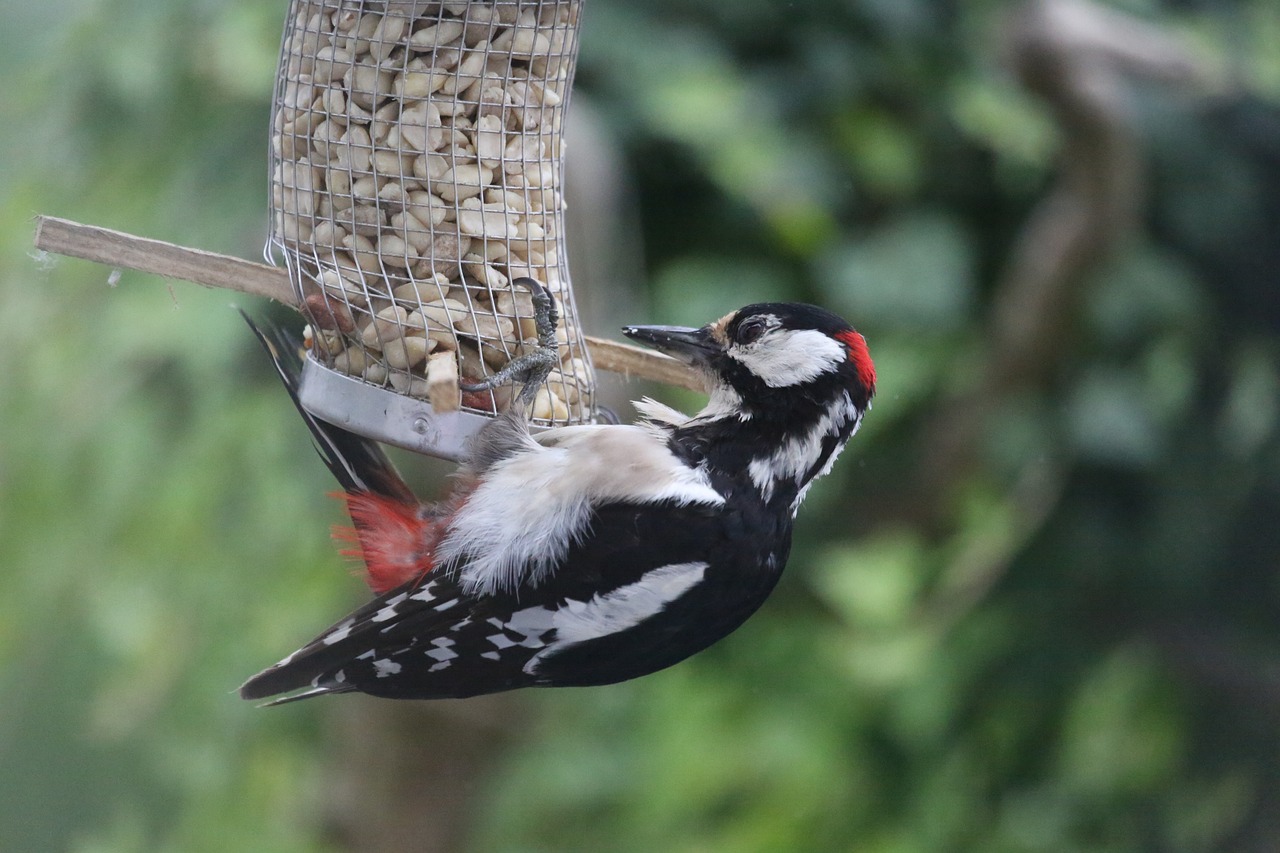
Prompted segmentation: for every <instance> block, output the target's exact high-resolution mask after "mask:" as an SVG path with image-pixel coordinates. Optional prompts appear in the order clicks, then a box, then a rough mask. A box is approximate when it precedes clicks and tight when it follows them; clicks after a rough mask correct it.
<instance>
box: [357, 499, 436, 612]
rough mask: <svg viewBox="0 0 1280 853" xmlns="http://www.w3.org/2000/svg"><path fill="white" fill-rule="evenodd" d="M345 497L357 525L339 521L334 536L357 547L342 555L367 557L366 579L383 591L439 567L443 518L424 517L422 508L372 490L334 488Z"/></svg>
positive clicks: (365, 563) (377, 591) (372, 585)
mask: <svg viewBox="0 0 1280 853" xmlns="http://www.w3.org/2000/svg"><path fill="white" fill-rule="evenodd" d="M332 495H333V497H336V498H339V499H341V500H344V501H346V504H347V512H348V513H350V514H351V520H352V522H354V523H355V527H343V526H342V525H334V528H333V538H334V539H336V540H338V541H340V542H346V543H349V544H350V545H352V546H354V547H351V548H344V549H343V551H342V554H343V556H346V557H358V558H360V559H361V560H363V561H364V565H365V573H364V574H365V582H366V583H368V584H369V587H370V589H372V590H373V591H374V592H376V593H377V594H378V595H382V594H383V593H385V592H387V591H388V590H392V589H395V588H396V587H398V586H400V585H401V584H403V583H407V582H408V581H411V580H413V579H414V578H418V577H421V576H422V575H424V574H426V573H427V572H429V571H431V569H432V568H433V567H434V562H433V560H432V554H433V552H434V551H435V547H436V543H437V541H438V540H439V538H440V528H441V524H440V522H441V519H438V518H434V517H431V516H428V517H426V518H423V517H422V515H421V514H420V513H419V507H418V506H416V505H414V504H406V503H402V502H400V501H397V500H395V499H394V498H387V497H383V496H381V495H373V494H369V493H368V492H358V493H356V494H347V493H345V492H333V493H332Z"/></svg>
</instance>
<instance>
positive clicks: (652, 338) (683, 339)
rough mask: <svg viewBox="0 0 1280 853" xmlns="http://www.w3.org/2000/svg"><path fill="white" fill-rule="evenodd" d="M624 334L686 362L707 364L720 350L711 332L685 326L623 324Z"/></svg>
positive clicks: (699, 364)
mask: <svg viewBox="0 0 1280 853" xmlns="http://www.w3.org/2000/svg"><path fill="white" fill-rule="evenodd" d="M622 334H624V335H626V336H627V337H628V338H631V340H633V341H636V342H637V343H642V344H645V345H646V346H651V347H653V348H654V349H656V350H658V351H659V352H664V353H666V354H667V355H669V356H672V357H673V358H677V359H679V360H680V361H683V362H685V363H686V364H692V365H696V366H705V365H707V364H709V363H710V361H711V356H713V355H714V354H715V353H716V352H718V351H719V347H718V346H716V343H715V341H714V340H713V339H712V337H711V333H710V332H708V331H707V330H706V329H705V328H703V329H687V328H684V327H683V326H623V327H622Z"/></svg>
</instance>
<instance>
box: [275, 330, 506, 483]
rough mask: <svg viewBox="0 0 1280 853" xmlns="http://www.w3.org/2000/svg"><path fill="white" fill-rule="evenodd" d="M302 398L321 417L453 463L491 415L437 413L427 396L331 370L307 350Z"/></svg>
mask: <svg viewBox="0 0 1280 853" xmlns="http://www.w3.org/2000/svg"><path fill="white" fill-rule="evenodd" d="M298 399H299V400H300V401H301V402H302V407H303V408H304V409H306V410H307V411H308V412H310V413H311V414H312V415H314V416H316V417H317V418H319V419H320V420H322V421H326V422H328V423H331V424H333V425H335V426H340V427H342V428H343V429H346V430H350V431H351V432H354V433H357V434H358V435H363V436H365V437H366V438H371V439H373V440H374V441H381V442H383V443H385V444H393V445H395V446H396V447H403V448H404V449H405V450H412V451H414V452H415V453H425V454H427V455H428V456H438V457H440V458H441V459H451V460H453V461H455V462H460V461H462V460H464V459H466V457H467V441H468V440H469V439H470V438H471V436H473V435H475V434H476V433H477V432H479V431H480V429H481V428H483V427H484V425H485V424H487V423H489V421H490V420H491V418H489V417H486V416H484V415H477V414H474V413H472V412H436V411H435V410H433V409H432V408H431V406H430V404H428V403H427V402H426V401H424V400H417V399H414V398H413V397H407V396H405V395H403V394H397V393H396V392H394V391H388V390H387V389H385V388H378V387H376V386H374V385H370V384H369V383H367V382H362V381H360V380H359V379H354V378H352V377H350V376H346V375H344V374H342V373H338V372H337V371H334V370H330V369H329V368H327V367H325V366H324V365H322V364H320V363H319V362H317V361H316V360H315V359H313V358H311V356H309V355H308V356H307V358H306V360H305V361H304V362H303V365H302V378H301V380H300V382H299V385H298Z"/></svg>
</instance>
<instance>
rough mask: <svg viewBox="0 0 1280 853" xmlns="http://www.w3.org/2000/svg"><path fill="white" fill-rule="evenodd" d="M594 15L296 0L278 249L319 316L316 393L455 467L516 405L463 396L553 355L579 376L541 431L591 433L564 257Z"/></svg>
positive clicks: (277, 203)
mask: <svg viewBox="0 0 1280 853" xmlns="http://www.w3.org/2000/svg"><path fill="white" fill-rule="evenodd" d="M580 10H581V0H537V2H529V0H493V2H481V0H472V1H471V2H444V3H440V2H427V0H404V2H400V0H385V2H374V0H292V2H291V4H290V7H289V17H288V20H287V22H286V25H285V31H284V38H283V42H282V48H281V56H280V66H279V72H278V79H277V87H276V96H275V102H274V107H273V111H272V134H271V190H272V192H271V235H270V241H269V244H268V254H269V255H272V256H274V257H277V258H279V259H281V260H282V261H283V263H284V265H285V266H286V268H287V270H288V272H289V277H290V281H291V283H292V285H293V287H294V289H295V291H296V294H297V297H298V304H299V305H301V306H302V310H303V313H304V314H305V315H306V316H307V319H308V320H309V326H308V327H307V331H306V333H305V335H306V340H307V344H308V348H309V357H308V358H307V360H306V365H305V368H304V371H303V376H302V381H301V388H300V396H301V398H302V402H303V405H304V406H305V407H306V408H307V409H308V410H309V411H311V413H312V414H314V415H316V416H317V417H320V418H322V419H324V420H327V421H330V422H333V423H337V424H339V425H342V426H344V427H346V428H348V429H351V430H352V431H354V432H358V433H361V434H363V435H366V436H368V437H370V438H374V439H377V440H380V441H385V442H388V443H391V444H395V445H399V446H402V447H407V448H410V449H412V450H416V451H419V452H423V453H429V454H432V455H436V456H442V457H446V458H454V459H457V458H460V457H461V456H462V455H463V453H464V448H465V443H466V440H467V439H468V438H469V437H470V436H471V435H472V434H474V433H475V432H476V431H477V430H478V429H479V428H480V427H481V426H483V425H484V423H485V422H486V421H487V419H488V418H489V417H492V415H493V414H494V413H495V412H498V411H501V410H502V409H503V408H504V407H505V406H506V405H507V404H508V402H509V399H510V396H511V390H510V388H507V387H498V388H496V389H493V390H486V391H480V392H470V393H464V392H462V391H460V388H459V379H461V381H462V382H463V383H469V384H473V383H475V382H476V381H477V380H481V379H483V378H485V377H487V376H490V375H492V374H493V373H495V372H496V371H498V370H500V369H501V368H502V366H503V365H505V364H507V363H508V362H509V361H510V360H511V359H513V358H515V357H517V356H519V355H521V354H522V353H523V352H526V351H527V350H528V348H530V347H532V346H534V345H535V343H536V330H535V326H534V315H533V306H532V301H531V298H530V293H529V290H528V289H527V288H526V283H524V282H522V281H521V280H522V279H526V278H528V279H533V280H535V281H536V282H538V283H540V284H542V285H544V286H545V287H546V288H547V289H548V290H550V292H551V293H552V294H553V295H554V296H555V299H556V302H557V303H558V307H559V309H560V326H559V330H558V338H559V343H560V365H559V368H558V369H557V370H555V371H553V373H552V374H551V377H550V379H549V380H548V382H547V385H546V386H545V387H544V388H542V389H540V390H539V392H538V396H537V398H536V399H535V401H534V404H533V407H532V412H531V414H532V418H533V423H534V424H535V425H542V426H550V425H565V424H575V423H587V422H590V421H591V420H592V419H593V417H594V413H595V409H594V400H593V385H594V382H593V375H592V369H591V363H590V360H589V358H588V355H587V350H586V346H585V344H584V340H583V336H582V333H581V328H580V325H579V322H578V317H577V312H576V309H575V306H574V300H573V293H572V290H571V288H570V281H569V270H568V265H567V258H566V253H565V243H564V218H563V210H564V200H563V195H562V189H561V188H562V183H561V180H562V174H563V154H564V144H563V142H562V140H561V127H562V124H563V118H564V114H565V109H566V107H567V105H568V101H569V94H570V88H571V85H572V82H573V73H574V65H575V59H576V53H577V43H578V18H579V13H580Z"/></svg>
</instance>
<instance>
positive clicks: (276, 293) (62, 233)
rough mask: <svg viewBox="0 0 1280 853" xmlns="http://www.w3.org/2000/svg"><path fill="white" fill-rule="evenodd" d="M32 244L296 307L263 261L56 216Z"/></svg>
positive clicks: (667, 375)
mask: <svg viewBox="0 0 1280 853" xmlns="http://www.w3.org/2000/svg"><path fill="white" fill-rule="evenodd" d="M35 243H36V248H37V249H41V250H43V251H46V252H53V253H54V254H58V255H67V256H69V257H73V258H83V259H84V260H86V261H96V262H97V263H100V264H105V265H107V266H109V267H113V268H119V269H131V270H137V271H139V272H145V273H152V274H153V275H159V276H164V277H165V278H176V279H181V280H183V281H193V282H195V283H196V284H202V285H205V286H206V287H220V288H224V289H226V290H234V291H237V292H239V293H247V294H250V295H252V296H263V297H266V298H267V299H274V300H275V301H276V302H280V303H282V304H284V305H288V306H289V307H291V308H295V309H296V308H297V307H298V300H297V297H296V295H295V294H294V292H293V285H292V283H290V281H289V275H288V273H286V272H285V271H284V270H282V269H280V268H279V267H273V266H268V265H267V264H258V263H254V262H253V261H246V260H244V259H242V258H233V257H230V256H228V255H219V254H215V253H213V252H205V251H201V250H200V249H189V248H187V247H185V246H176V245H174V244H173V243H165V242H163V241H161V240H150V239H147V238H146V237H138V236H135V235H133V234H126V233H124V232H123V231H112V230H111V229H110V228H101V227H99V226H96V225H84V224H82V223H80V222H72V221H71V220H69V219H58V218H57V217H54V216H37V217H36V239H35ZM586 342H587V349H588V350H589V351H590V352H591V361H592V363H593V364H594V365H595V366H596V368H597V369H598V370H607V371H609V372H611V373H621V374H623V375H625V376H635V377H638V378H640V379H648V380H651V381H653V382H661V383H664V384H666V385H674V386H677V387H679V388H688V389H691V390H693V391H701V390H703V385H702V382H700V381H699V379H698V377H697V376H696V375H694V373H693V371H691V370H689V369H688V368H686V367H685V366H684V365H683V364H681V363H680V362H678V361H676V360H675V359H674V358H671V357H669V356H665V355H663V354H662V353H658V352H652V351H650V350H645V349H641V348H640V347H635V346H631V345H630V344H624V343H618V342H617V341H610V340H605V339H604V338H594V337H591V336H589V335H588V336H587V337H586Z"/></svg>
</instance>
